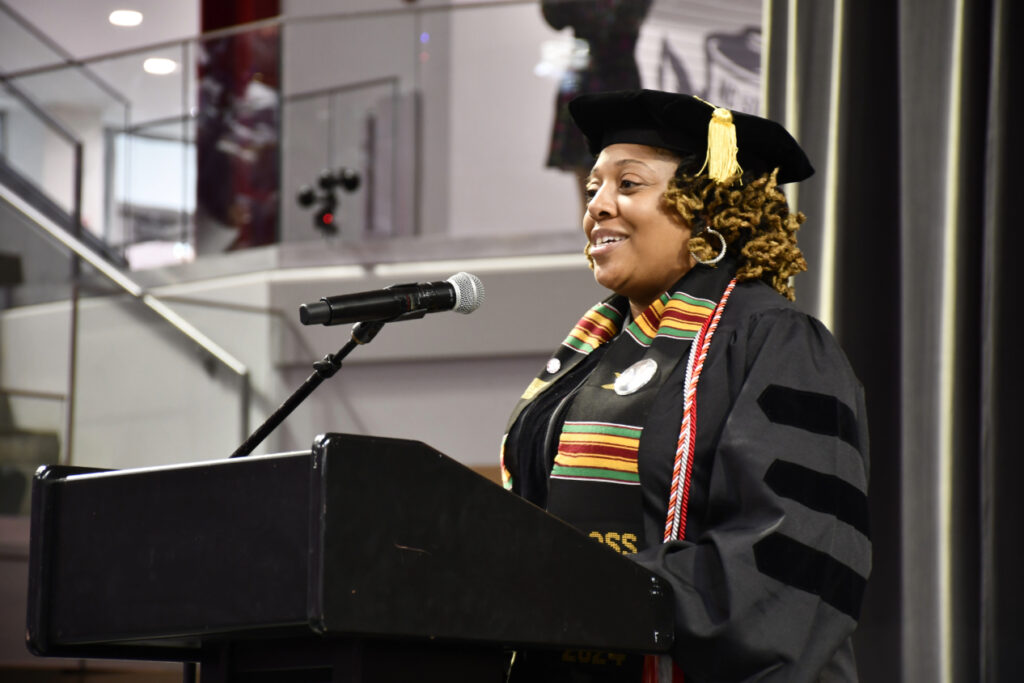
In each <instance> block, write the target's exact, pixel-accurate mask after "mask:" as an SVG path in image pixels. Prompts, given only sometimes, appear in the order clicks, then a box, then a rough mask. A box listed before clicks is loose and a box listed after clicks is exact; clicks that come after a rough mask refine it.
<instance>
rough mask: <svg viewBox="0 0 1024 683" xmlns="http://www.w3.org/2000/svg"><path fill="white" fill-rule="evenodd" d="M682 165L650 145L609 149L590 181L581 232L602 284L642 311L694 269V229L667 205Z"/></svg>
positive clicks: (595, 275)
mask: <svg viewBox="0 0 1024 683" xmlns="http://www.w3.org/2000/svg"><path fill="white" fill-rule="evenodd" d="M677 165H678V161H676V160H674V159H672V158H670V157H668V156H667V155H665V153H664V152H661V151H659V150H656V149H654V148H652V147H648V146H646V145H633V144H616V145H609V146H608V147H605V148H604V149H603V150H602V151H601V154H600V156H598V157H597V163H596V164H594V168H593V170H592V171H591V173H590V176H589V178H588V179H587V186H586V187H587V197H588V203H587V211H586V213H585V214H584V216H583V231H584V232H585V233H586V235H587V239H588V241H589V244H590V256H591V258H592V259H593V261H594V277H595V279H596V280H597V282H598V284H600V285H602V286H604V287H607V288H608V289H610V290H612V291H614V292H615V293H617V294H622V295H624V296H626V297H628V298H629V301H630V304H631V307H632V308H633V312H634V314H637V313H639V312H640V311H643V309H645V308H647V306H648V305H650V303H651V302H652V301H654V299H655V298H657V297H658V296H660V295H661V293H662V292H664V291H666V290H667V289H668V288H669V287H670V286H671V285H672V284H673V283H675V281H676V280H678V279H679V278H681V277H682V276H683V274H685V273H686V272H687V271H688V270H690V268H692V267H693V264H694V260H693V257H691V256H690V252H689V250H688V249H687V243H688V242H689V240H690V227H689V226H688V225H687V224H686V222H685V221H683V219H682V217H681V216H679V214H678V213H676V212H675V211H672V210H671V209H669V208H668V206H667V205H666V204H665V200H664V195H665V190H667V189H668V183H669V180H671V179H672V176H673V175H674V174H675V170H676V166H677Z"/></svg>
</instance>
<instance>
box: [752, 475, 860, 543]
mask: <svg viewBox="0 0 1024 683" xmlns="http://www.w3.org/2000/svg"><path fill="white" fill-rule="evenodd" d="M764 481H765V483H766V484H768V486H769V487H770V488H771V489H772V491H775V493H777V494H779V495H780V496H782V497H783V498H789V499H790V500H794V501H796V502H798V503H800V504H801V505H804V506H806V507H808V508H810V509H812V510H815V511H817V512H823V513H826V514H830V515H834V516H835V517H836V519H838V520H839V521H841V522H845V523H846V524H849V525H850V526H852V527H853V528H854V529H856V530H857V531H859V532H861V533H862V534H864V535H865V536H869V535H870V534H869V523H868V497H867V496H866V495H864V493H863V492H861V491H860V490H859V489H858V488H857V487H856V486H854V485H853V484H851V483H849V482H847V481H844V480H843V479H840V478H839V477H837V476H835V475H833V474H824V473H822V472H818V471H816V470H812V469H810V468H807V467H804V466H803V465H798V464H796V463H792V462H786V461H785V460H776V461H775V462H773V463H772V464H771V466H770V467H769V468H768V471H767V472H766V473H765V475H764Z"/></svg>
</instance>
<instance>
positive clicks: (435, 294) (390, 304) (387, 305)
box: [299, 273, 484, 325]
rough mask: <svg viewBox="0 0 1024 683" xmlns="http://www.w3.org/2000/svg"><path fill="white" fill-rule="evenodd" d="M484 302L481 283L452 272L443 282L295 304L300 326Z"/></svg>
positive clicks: (466, 308)
mask: <svg viewBox="0 0 1024 683" xmlns="http://www.w3.org/2000/svg"><path fill="white" fill-rule="evenodd" d="M483 302H484V284H483V283H482V282H480V278H478V277H477V276H476V275H471V274H470V273H456V274H455V275H452V276H451V277H450V278H448V279H447V280H444V281H443V282H416V283H410V284H405V285H391V286H390V287H385V288H384V289H378V290H374V291H372V292H358V293H356V294H340V295H338V296H326V297H324V298H322V299H320V301H314V302H312V303H308V304H302V305H301V306H299V321H300V322H302V324H303V325H321V324H322V325H344V324H345V323H356V322H369V321H373V320H383V321H387V322H390V321H394V320H412V319H414V318H422V317H423V316H424V315H425V314H427V313H436V312H438V311H455V312H456V313H472V312H473V311H475V310H476V309H478V308H480V304H482V303H483Z"/></svg>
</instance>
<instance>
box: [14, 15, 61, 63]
mask: <svg viewBox="0 0 1024 683" xmlns="http://www.w3.org/2000/svg"><path fill="white" fill-rule="evenodd" d="M60 61H62V56H61V55H60V54H59V53H58V52H57V51H56V50H54V49H53V48H52V47H51V46H50V45H48V44H47V43H46V41H44V40H43V39H42V38H41V37H40V36H38V35H36V34H35V33H34V32H32V31H31V30H30V29H29V28H28V25H27V24H25V23H24V22H23V21H22V18H21V15H19V14H17V13H15V12H14V11H13V10H12V9H11V8H10V7H8V6H7V5H6V4H4V3H0V72H3V73H8V74H9V73H14V72H16V71H22V70H24V69H32V68H35V67H39V66H44V65H48V64H55V63H58V62H60Z"/></svg>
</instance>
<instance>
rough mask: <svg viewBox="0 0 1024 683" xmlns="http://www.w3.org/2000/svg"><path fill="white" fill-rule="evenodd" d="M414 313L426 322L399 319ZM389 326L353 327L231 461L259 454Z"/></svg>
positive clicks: (375, 322)
mask: <svg viewBox="0 0 1024 683" xmlns="http://www.w3.org/2000/svg"><path fill="white" fill-rule="evenodd" d="M414 313H419V315H418V316H417V317H420V318H422V317H423V316H424V315H425V314H426V311H425V310H423V311H409V312H408V313H405V314H403V315H402V316H398V317H397V318H395V319H396V320H409V319H410V318H407V317H405V316H408V315H411V314H414ZM389 322H391V321H390V320H373V321H369V322H361V323H356V324H355V325H353V326H352V336H351V338H350V339H349V340H348V341H347V342H346V343H345V345H344V346H342V347H341V348H340V349H338V352H337V353H329V354H327V355H326V356H324V357H323V358H322V359H320V360H318V361H316V362H315V363H313V374H312V375H310V376H309V377H307V378H306V381H305V382H303V383H302V386H300V387H299V388H298V389H296V390H295V392H294V393H293V394H292V395H291V396H289V397H288V398H287V399H285V401H284V403H282V404H281V405H280V406H279V407H278V408H277V410H275V411H274V412H273V413H272V414H271V415H270V417H268V418H267V419H266V421H264V423H263V424H261V425H260V426H259V427H258V428H257V429H256V431H254V432H253V433H252V434H250V435H249V438H248V439H246V440H245V442H244V443H242V445H241V446H239V447H238V448H237V449H235V452H234V453H232V454H231V455H229V456H228V457H229V458H244V457H246V456H247V455H250V454H251V453H252V452H253V451H254V450H256V447H257V446H259V445H260V444H261V443H263V440H264V439H266V438H267V436H269V435H270V433H271V432H272V431H274V430H275V429H277V428H278V426H280V424H281V423H282V422H284V421H285V418H287V417H288V416H289V415H291V414H292V411H294V410H295V409H296V408H298V407H299V405H300V404H301V403H302V402H303V401H305V400H306V399H307V398H309V396H310V394H312V393H313V392H314V391H316V388H317V387H319V386H320V385H321V384H322V383H323V381H324V380H325V379H328V378H330V377H333V376H334V374H335V373H336V372H338V370H340V369H341V362H342V360H344V358H345V356H347V355H348V354H349V353H351V352H352V350H353V349H354V348H356V347H357V346H362V345H363V344H369V343H370V342H371V341H373V338H374V337H376V336H377V333H378V332H380V330H381V328H382V327H384V325H385V324H387V323H389Z"/></svg>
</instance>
